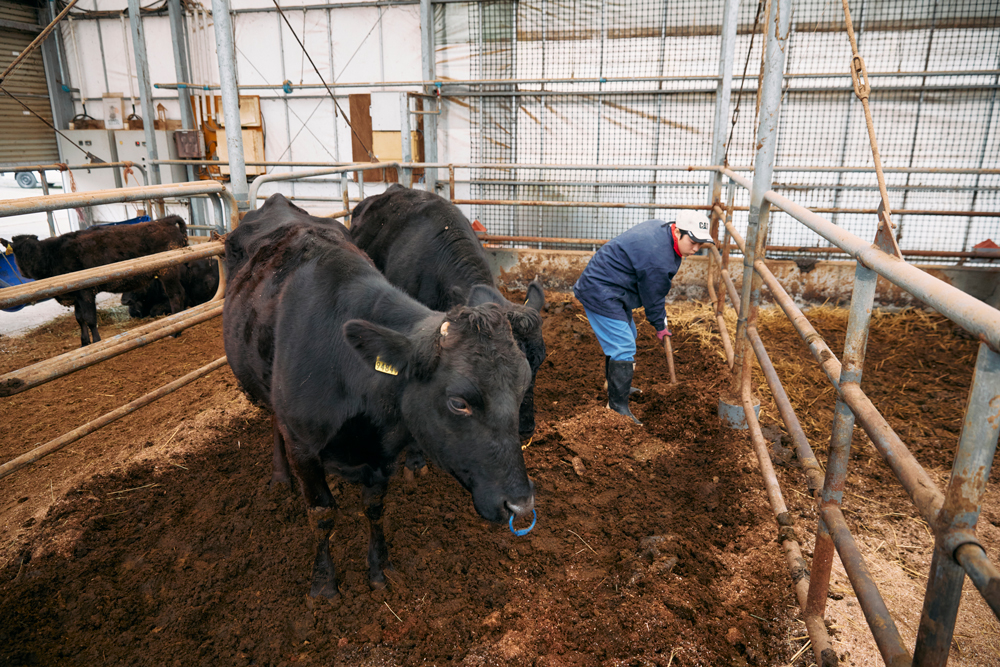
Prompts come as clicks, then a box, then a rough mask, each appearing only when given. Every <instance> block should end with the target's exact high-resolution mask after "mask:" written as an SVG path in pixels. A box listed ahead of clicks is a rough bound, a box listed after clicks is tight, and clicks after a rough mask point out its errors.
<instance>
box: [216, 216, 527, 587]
mask: <svg viewBox="0 0 1000 667" xmlns="http://www.w3.org/2000/svg"><path fill="white" fill-rule="evenodd" d="M282 199H283V198H282ZM269 201H270V200H269ZM264 208H266V206H265V207H264ZM271 208H272V209H277V210H279V211H280V215H287V216H289V219H288V220H286V221H283V222H281V223H277V222H276V221H275V219H274V218H271V217H269V216H268V215H266V214H260V211H258V214H257V215H256V216H254V215H253V214H251V215H248V216H247V217H246V218H244V220H243V221H242V223H241V224H240V226H239V227H238V228H237V229H236V230H234V231H233V232H231V233H230V234H229V235H228V237H227V239H226V265H227V269H228V279H227V280H228V282H227V286H226V299H225V306H224V310H223V335H224V342H225V347H226V355H227V357H228V359H229V365H230V366H231V367H232V369H233V373H234V374H235V376H236V378H237V379H238V380H239V382H240V385H241V387H242V388H243V389H244V390H245V391H246V392H247V394H248V395H249V396H250V397H251V399H252V400H254V401H255V402H256V403H258V404H259V405H262V406H264V407H266V408H267V409H268V410H270V411H271V412H272V414H273V422H274V425H275V437H276V440H277V444H278V445H279V447H280V448H281V449H283V450H284V452H285V453H286V455H287V461H288V463H290V468H291V469H290V471H289V469H288V467H287V466H286V467H285V469H284V470H282V469H281V468H280V462H279V460H278V457H277V456H276V457H275V462H276V467H275V471H274V475H275V478H277V479H278V481H285V480H282V479H281V477H282V476H284V477H285V478H286V479H287V478H288V475H289V472H291V473H292V474H294V476H295V478H296V479H297V480H298V481H299V483H300V485H301V488H302V493H303V495H304V497H305V500H306V503H307V505H308V508H309V511H308V514H309V524H310V527H311V529H312V531H313V534H314V537H315V540H316V555H315V562H314V566H313V574H312V585H311V589H310V595H313V596H325V597H335V596H336V595H337V594H338V589H337V577H336V572H335V569H334V566H333V562H332V560H331V558H330V551H329V537H330V534H331V532H332V530H333V522H334V515H335V509H336V508H335V504H334V499H333V496H332V495H331V493H330V489H329V486H328V485H327V482H326V473H328V472H330V473H333V472H335V473H338V474H339V475H341V476H343V477H344V478H345V479H347V480H349V481H352V482H356V483H360V484H362V485H363V493H362V498H363V502H364V504H365V507H366V508H365V514H366V516H367V517H368V520H369V525H370V534H369V546H368V565H369V580H370V582H371V585H372V586H373V587H376V588H382V587H385V586H386V578H385V575H384V573H383V570H385V569H387V568H389V567H390V563H389V560H388V547H387V545H386V540H385V535H384V533H383V530H382V523H381V520H382V511H383V502H384V497H385V494H386V490H387V488H388V480H389V477H390V476H391V474H392V473H393V471H394V469H395V461H396V459H397V457H398V454H399V453H400V452H401V451H402V449H403V448H404V447H406V446H408V445H410V444H412V443H416V444H417V445H418V446H419V447H420V448H421V450H422V451H423V452H425V453H426V454H427V455H428V456H429V457H430V458H431V460H432V461H433V462H434V463H435V464H436V465H438V466H440V467H441V468H442V469H444V470H446V471H448V472H449V473H451V474H452V475H453V476H454V477H455V478H456V479H457V480H458V481H459V483H461V484H462V486H464V487H465V488H466V489H467V490H468V491H469V492H470V493H471V494H472V500H473V505H474V507H475V509H476V511H477V512H478V513H479V514H480V515H481V516H482V517H484V518H485V519H487V520H490V521H508V520H511V521H512V520H513V519H512V518H513V517H515V516H522V515H525V514H529V515H530V514H532V513H533V508H534V487H533V484H532V483H531V481H530V480H529V479H528V476H527V473H526V471H525V466H524V458H523V456H522V454H521V446H520V442H519V440H518V434H517V410H518V405H519V403H520V402H521V398H522V396H523V394H524V391H525V390H526V389H527V387H528V384H529V383H530V380H531V374H530V370H529V368H528V364H527V363H526V362H525V360H524V358H523V356H522V355H521V354H520V353H519V352H518V351H517V347H516V344H515V342H514V338H513V336H512V334H511V329H510V325H509V322H508V320H507V318H506V317H505V316H504V314H503V313H502V312H501V310H500V309H499V307H497V306H496V305H494V304H485V305H482V306H478V307H466V306H463V307H458V308H454V309H452V310H451V311H449V312H448V313H442V312H436V311H433V310H431V309H430V308H427V307H426V306H424V305H422V304H420V303H418V302H417V301H415V300H413V299H411V298H410V297H408V296H407V295H406V294H404V293H403V292H402V291H400V290H399V289H397V288H395V287H393V286H392V285H390V284H389V283H388V282H387V281H386V280H385V278H384V277H383V276H382V275H381V274H380V273H379V272H378V271H377V270H376V269H375V267H374V266H372V263H371V261H370V260H369V259H368V257H367V256H366V255H365V254H364V253H363V252H362V251H360V250H359V249H358V248H357V247H356V246H354V244H353V243H351V242H350V241H349V240H348V235H347V234H346V233H345V232H346V230H344V229H343V228H342V226H341V225H339V223H335V222H332V221H323V223H322V224H317V223H316V222H315V221H314V220H313V219H311V218H310V216H308V215H306V214H302V216H301V218H302V219H301V220H299V221H294V220H293V219H291V218H294V215H292V214H293V213H294V210H295V208H294V207H291V206H290V205H287V202H282V201H281V200H275V203H274V206H272V207H271ZM263 210H264V209H263V208H262V209H261V211H263ZM338 227H340V229H338Z"/></svg>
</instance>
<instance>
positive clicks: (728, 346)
mask: <svg viewBox="0 0 1000 667" xmlns="http://www.w3.org/2000/svg"><path fill="white" fill-rule="evenodd" d="M717 272H721V270H718V271H717ZM714 282H715V281H714V279H713V278H710V279H709V281H708V300H709V301H710V302H711V303H713V304H715V305H716V309H715V321H716V323H717V324H718V325H719V337H720V338H722V349H723V351H725V353H726V365H727V366H729V368H730V370H732V368H733V343H732V341H731V340H730V339H729V329H728V328H727V327H726V318H725V313H724V311H723V308H725V304H724V301H723V300H722V299H719V297H718V296H717V294H716V289H715V285H714V284H713V283H714Z"/></svg>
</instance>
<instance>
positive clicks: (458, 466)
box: [344, 304, 534, 521]
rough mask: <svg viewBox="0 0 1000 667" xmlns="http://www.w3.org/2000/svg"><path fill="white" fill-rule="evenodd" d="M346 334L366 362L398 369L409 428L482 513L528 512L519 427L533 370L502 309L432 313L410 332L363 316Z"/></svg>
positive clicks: (500, 516)
mask: <svg viewBox="0 0 1000 667" xmlns="http://www.w3.org/2000/svg"><path fill="white" fill-rule="evenodd" d="M344 333H345V335H346V337H347V340H348V341H349V342H350V344H351V345H353V346H354V348H355V349H356V350H357V351H358V352H359V353H360V354H361V356H362V357H363V358H364V359H365V361H366V362H367V363H368V364H369V365H370V366H371V367H372V368H375V369H376V370H378V371H379V372H383V373H389V374H394V373H395V374H399V375H400V376H401V379H402V382H403V384H402V387H401V396H400V402H399V404H400V409H401V411H402V413H403V419H404V420H405V422H406V426H407V428H408V429H409V431H410V433H412V434H413V436H414V437H415V438H416V440H417V443H418V444H419V446H420V448H421V450H422V451H423V452H424V453H425V454H427V456H428V457H429V458H430V459H431V460H432V461H433V462H434V463H435V464H436V465H437V466H439V467H440V468H442V469H444V470H447V471H448V472H449V473H451V474H452V475H453V476H454V477H455V478H456V479H457V480H458V481H459V483H461V484H462V486H464V487H465V488H466V489H467V490H468V491H469V492H470V493H471V494H472V502H473V504H474V506H475V508H476V511H477V512H478V513H479V514H480V516H482V517H483V518H485V519H488V520H489V521H507V520H508V519H509V517H510V516H511V515H517V516H520V515H524V514H531V511H532V509H533V507H534V485H533V484H532V482H531V480H529V479H528V475H527V472H526V471H525V467H524V456H523V454H522V453H521V443H520V440H519V438H518V429H517V414H518V406H519V405H520V403H521V399H522V397H523V396H524V392H525V391H526V390H527V388H528V386H529V384H530V382H531V372H530V370H529V368H528V364H527V362H526V361H525V359H524V356H523V355H521V354H520V353H519V352H518V350H517V347H516V345H515V342H514V337H513V335H512V334H511V327H510V323H509V321H508V319H507V318H506V317H505V315H504V313H503V312H502V311H501V309H500V308H499V307H498V306H496V305H494V304H486V305H483V306H478V307H475V308H470V307H467V306H458V307H456V308H453V309H452V310H451V311H449V312H448V314H447V315H446V316H443V317H442V315H441V314H440V313H435V314H434V315H432V316H430V317H428V318H426V319H425V320H424V321H423V323H422V325H421V327H420V328H419V329H418V331H416V332H415V333H413V334H411V335H409V336H407V335H404V334H402V333H399V332H397V331H394V330H392V329H387V328H385V327H382V326H379V325H376V324H372V323H371V322H366V321H363V320H350V321H348V322H347V323H346V324H345V325H344Z"/></svg>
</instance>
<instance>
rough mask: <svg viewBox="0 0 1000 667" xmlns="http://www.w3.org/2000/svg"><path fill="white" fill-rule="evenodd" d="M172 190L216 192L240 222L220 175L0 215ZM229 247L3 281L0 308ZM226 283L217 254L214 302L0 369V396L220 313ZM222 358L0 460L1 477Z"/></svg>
mask: <svg viewBox="0 0 1000 667" xmlns="http://www.w3.org/2000/svg"><path fill="white" fill-rule="evenodd" d="M168 196H170V197H194V196H208V197H210V198H212V199H213V201H214V202H215V204H216V206H217V208H218V214H219V219H220V221H222V222H224V223H225V224H226V225H227V227H228V228H229V229H232V228H233V227H235V226H236V224H238V220H239V218H238V217H237V207H236V201H235V200H234V199H233V196H232V195H230V194H229V193H228V192H227V191H226V189H225V187H224V186H223V185H222V183H218V182H216V181H202V182H196V183H185V184H179V185H154V186H149V187H142V188H123V189H118V190H106V191H103V190H102V191H94V192H86V193H64V194H61V195H48V196H44V197H31V198H26V199H17V200H6V201H0V218H2V217H7V216H13V215H18V214H21V213H29V212H37V211H54V210H60V209H65V208H73V207H76V206H91V205H96V204H111V203H120V202H126V201H138V200H144V199H156V198H163V197H168ZM224 252H225V245H224V244H223V243H222V242H221V241H208V242H206V243H201V244H199V245H198V246H196V247H187V248H182V249H178V250H171V251H168V252H163V253H158V254H156V255H149V256H146V257H140V258H137V259H132V260H127V261H124V262H117V263H114V264H106V265H104V266H99V267H95V268H93V269H87V270H85V271H77V272H74V273H68V274H64V275H59V276H54V277H52V278H45V279H42V280H37V281H33V282H30V283H25V284H23V285H17V286H14V287H5V288H3V289H0V308H9V307H13V306H18V305H22V304H26V303H32V302H35V301H39V300H43V299H47V298H49V297H52V296H56V295H59V294H65V293H67V292H74V291H77V290H81V289H89V288H95V287H97V286H99V285H101V284H104V283H107V282H109V281H111V280H115V279H120V278H125V277H129V276H137V275H144V274H150V273H153V272H155V271H157V270H158V269H161V268H163V267H166V266H172V265H176V264H183V263H185V262H190V261H194V260H197V259H202V258H207V257H215V256H220V255H222V254H223V253H224ZM225 288H226V275H225V271H224V265H223V264H222V262H221V261H219V287H218V289H217V290H216V293H215V295H214V296H213V298H212V299H211V300H210V301H209V302H207V303H205V304H202V305H201V306H197V307H195V308H191V309H188V310H185V311H182V312H180V313H175V314H173V315H171V316H169V317H166V318H163V319H160V320H157V321H155V322H152V323H150V324H146V325H143V326H140V327H137V328H135V329H132V330H130V331H126V332H124V333H121V334H118V335H116V336H113V337H112V338H108V339H105V340H102V341H99V342H97V343H94V344H92V345H88V346H86V347H83V348H80V349H77V350H73V351H71V352H67V353H65V354H62V355H58V356H56V357H53V358H51V359H47V360H45V361H41V362H39V363H36V364H33V365H31V366H27V367H25V368H21V369H18V370H15V371H11V372H9V373H6V374H4V375H2V376H0V397H6V396H12V395H14V394H17V393H20V392H22V391H26V390H28V389H31V388H33V387H37V386H39V385H41V384H44V383H46V382H49V381H51V380H54V379H56V378H59V377H63V376H65V375H68V374H70V373H73V372H75V371H78V370H81V369H83V368H86V367H88V366H92V365H94V364H96V363H99V362H101V361H105V360H107V359H110V358H112V357H115V356H118V355H119V354H122V353H124V352H128V351H130V350H133V349H136V348H138V347H142V346H145V345H148V344H149V343H152V342H154V341H157V340H160V339H162V338H165V337H167V336H170V335H172V334H176V333H178V332H180V331H183V330H184V329H187V328H189V327H192V326H194V325H196V324H200V323H202V322H205V321H207V320H209V319H212V318H214V317H218V316H219V315H221V314H222V300H223V295H224V294H225ZM224 363H225V357H222V358H221V359H218V360H216V361H214V362H212V363H211V364H209V365H207V366H205V367H203V368H201V369H199V370H197V371H194V372H192V373H189V374H188V375H186V376H184V377H183V378H180V379H178V380H175V381H174V382H171V383H170V384H168V385H165V386H164V387H161V388H159V389H157V390H154V391H153V392H150V393H149V394H146V395H145V396H143V397H141V398H139V399H136V400H135V401H132V402H131V403H129V404H127V405H124V406H122V407H120V408H118V409H116V410H113V411H112V412H109V413H107V414H105V415H102V416H101V417H98V418H97V419H95V420H93V421H91V422H89V423H87V424H85V425H83V426H80V427H78V428H76V429H74V430H72V431H70V432H68V433H66V434H64V435H62V436H60V437H58V438H56V439H54V440H52V441H50V442H48V443H46V444H44V445H41V446H40V447H38V448H36V449H33V450H32V451H30V452H27V453H25V454H23V455H21V456H19V457H17V458H15V459H13V460H11V461H8V462H6V463H4V464H2V465H0V477H4V476H6V475H9V474H11V473H12V472H14V471H16V470H19V469H21V468H23V467H25V466H27V465H30V464H31V463H34V462H35V461H37V460H39V459H40V458H42V457H44V456H47V455H48V454H51V453H52V452H55V451H58V450H59V449H61V448H63V447H65V446H66V445H68V444H70V443H72V442H75V441H76V440H79V439H80V438H82V437H84V436H86V435H88V434H90V433H92V432H94V431H96V430H97V429H99V428H101V427H103V426H105V425H107V424H109V423H111V422H113V421H115V420H117V419H119V418H121V417H123V416H125V415H126V414H129V413H131V412H133V411H135V410H137V409H139V408H140V407H142V406H144V405H147V404H148V403H150V402H152V401H154V400H156V399H158V398H160V397H162V396H165V395H167V394H169V393H171V392H173V391H175V390H176V389H178V388H180V387H182V386H184V385H186V384H189V383H190V382H193V381H194V380H196V379H198V378H199V377H202V376H203V375H206V374H207V373H209V372H211V371H212V370H215V369H216V368H219V367H221V366H222V365H223V364H224Z"/></svg>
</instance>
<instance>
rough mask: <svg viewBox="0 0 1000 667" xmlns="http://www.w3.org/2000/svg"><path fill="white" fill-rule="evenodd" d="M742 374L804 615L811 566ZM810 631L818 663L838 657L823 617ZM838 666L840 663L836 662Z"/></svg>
mask: <svg viewBox="0 0 1000 667" xmlns="http://www.w3.org/2000/svg"><path fill="white" fill-rule="evenodd" d="M743 369H744V371H743V373H742V374H741V375H742V377H741V380H742V385H743V386H742V389H741V399H742V401H743V411H744V412H745V413H746V420H747V426H748V427H749V430H750V441H751V443H752V445H753V449H754V453H755V454H756V455H757V465H758V467H759V468H760V473H761V477H763V479H764V488H765V490H766V491H767V497H768V501H769V503H770V505H771V511H772V512H773V513H774V518H775V520H776V521H777V523H778V527H779V528H778V536H779V540H780V541H781V548H782V550H783V551H784V553H785V560H786V562H787V563H788V568H789V570H790V573H791V577H792V583H793V584H794V587H795V595H796V597H797V598H798V601H799V608H800V609H801V610H802V612H803V615H805V611H806V608H807V601H808V596H809V566H808V564H807V563H806V561H805V559H803V558H802V550H801V548H800V547H799V542H798V538H797V536H796V534H795V529H794V527H793V526H794V521H793V519H792V518H791V516H789V514H788V508H787V507H786V506H785V500H784V498H782V496H781V486H780V485H779V484H778V478H777V476H776V475H775V474H774V466H773V465H772V464H771V457H770V455H769V454H768V452H767V442H766V441H765V440H764V434H763V433H761V430H760V422H759V421H758V420H757V415H756V414H755V413H754V405H753V396H752V394H751V392H750V372H749V366H744V367H743ZM806 630H807V631H808V633H809V639H810V641H812V645H813V652H814V653H815V655H816V656H817V662H819V661H820V660H821V659H822V658H821V656H826V657H827V660H829V657H830V656H833V657H835V656H836V653H834V651H833V646H832V645H831V643H830V635H829V634H828V632H827V630H826V625H825V624H824V623H823V619H822V618H820V617H812V618H811V619H809V618H807V622H806ZM824 664H827V663H824ZM834 664H836V662H835V661H834Z"/></svg>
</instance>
